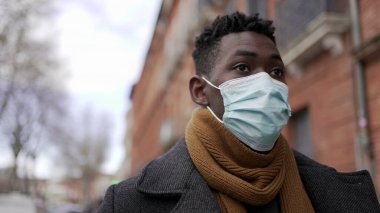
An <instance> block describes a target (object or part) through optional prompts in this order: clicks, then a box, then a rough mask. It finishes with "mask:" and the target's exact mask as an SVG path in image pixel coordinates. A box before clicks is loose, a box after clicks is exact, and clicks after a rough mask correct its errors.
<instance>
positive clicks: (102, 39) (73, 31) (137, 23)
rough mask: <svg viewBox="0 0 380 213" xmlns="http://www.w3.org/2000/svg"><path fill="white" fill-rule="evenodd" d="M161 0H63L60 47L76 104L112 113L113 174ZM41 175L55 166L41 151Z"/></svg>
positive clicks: (108, 169)
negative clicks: (130, 97) (134, 85)
mask: <svg viewBox="0 0 380 213" xmlns="http://www.w3.org/2000/svg"><path fill="white" fill-rule="evenodd" d="M160 6H161V0H139V1H134V0H107V1H104V0H60V1H58V4H57V16H56V19H55V26H54V28H55V30H56V31H57V38H56V39H57V40H56V43H57V47H58V48H57V51H58V54H59V56H60V57H61V59H62V63H63V65H64V69H65V70H67V71H68V72H69V76H68V79H67V88H68V90H69V93H70V94H71V95H72V96H73V97H74V100H75V102H76V104H78V105H80V106H90V107H92V108H93V109H94V110H95V111H99V112H105V113H107V114H109V115H110V119H111V121H112V122H113V131H112V133H111V137H112V138H111V144H110V150H109V151H110V153H109V158H108V159H107V162H106V164H105V166H104V171H105V172H106V173H109V174H112V173H114V172H116V171H117V169H118V168H119V167H120V165H121V163H122V160H123V158H124V156H125V153H124V147H123V139H124V134H125V130H126V125H127V124H126V123H125V114H126V112H127V110H128V109H129V107H130V104H131V103H130V101H129V92H130V89H131V87H132V85H133V84H134V83H136V82H137V81H138V79H139V77H140V72H141V70H142V66H143V63H144V60H145V55H146V52H147V49H148V48H149V45H150V41H151V37H152V33H153V30H154V26H155V23H156V20H157V16H158V12H159V9H160ZM37 161H38V163H37V176H38V177H45V176H48V175H49V174H48V171H49V170H50V169H49V168H50V167H51V166H52V165H51V163H50V161H49V159H48V158H47V157H44V156H42V157H40V158H39V159H38V160H37Z"/></svg>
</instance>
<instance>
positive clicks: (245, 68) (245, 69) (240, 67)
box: [234, 64, 249, 72]
mask: <svg viewBox="0 0 380 213" xmlns="http://www.w3.org/2000/svg"><path fill="white" fill-rule="evenodd" d="M234 69H235V70H237V71H240V72H249V67H248V66H247V65H245V64H238V65H236V66H235V67H234Z"/></svg>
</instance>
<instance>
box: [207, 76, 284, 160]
mask: <svg viewBox="0 0 380 213" xmlns="http://www.w3.org/2000/svg"><path fill="white" fill-rule="evenodd" d="M203 79H204V80H205V81H206V82H207V83H208V84H209V85H210V86H212V87H214V88H216V89H219V90H220V92H221V94H222V97H223V103H224V114H223V121H221V120H220V119H219V118H218V117H217V116H216V115H215V114H214V112H213V111H212V110H211V109H210V107H208V106H207V108H208V110H210V112H211V113H212V114H213V116H214V117H215V118H216V119H218V121H220V122H221V123H223V124H224V126H225V127H226V128H227V129H228V130H229V131H230V132H231V133H232V134H234V135H235V136H236V137H237V138H238V139H239V140H240V141H241V142H243V143H244V144H246V145H247V146H249V147H250V148H252V149H254V150H257V151H262V152H264V151H269V150H271V149H272V148H273V146H274V144H275V142H276V140H277V138H278V137H279V135H280V132H281V129H282V127H284V126H285V125H286V124H287V122H288V119H289V117H290V116H291V109H290V106H289V103H288V87H287V86H286V84H284V83H282V82H280V81H277V80H275V79H272V78H271V77H270V76H269V75H268V74H267V73H266V72H260V73H257V74H254V75H250V76H247V77H242V78H235V79H232V80H229V81H226V82H224V83H222V84H221V85H219V87H217V86H215V85H213V84H212V83H211V82H209V81H208V80H207V79H206V78H204V77H203Z"/></svg>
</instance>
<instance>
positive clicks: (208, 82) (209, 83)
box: [202, 77, 223, 123]
mask: <svg viewBox="0 0 380 213" xmlns="http://www.w3.org/2000/svg"><path fill="white" fill-rule="evenodd" d="M202 79H203V80H205V81H206V83H207V84H208V85H210V86H212V87H214V88H215V89H218V90H220V89H219V88H218V87H217V86H215V85H214V84H212V83H211V82H210V81H208V80H207V79H206V78H205V77H202ZM206 107H207V109H208V111H210V112H211V114H212V115H213V116H214V117H215V118H216V120H218V121H219V122H220V123H223V121H222V120H220V119H219V118H218V116H216V115H215V113H214V112H213V111H212V110H211V108H210V107H209V106H206Z"/></svg>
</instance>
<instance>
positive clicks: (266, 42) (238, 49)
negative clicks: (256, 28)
mask: <svg viewBox="0 0 380 213" xmlns="http://www.w3.org/2000/svg"><path fill="white" fill-rule="evenodd" d="M219 51H220V54H222V55H223V56H231V55H233V54H239V53H242V52H243V53H244V52H246V53H247V55H249V52H251V53H252V55H253V54H256V55H261V54H264V55H267V54H269V55H273V54H278V50H277V47H276V45H275V43H274V42H273V41H272V40H271V39H270V38H268V37H267V36H265V35H263V34H259V33H256V32H250V31H245V32H239V33H230V34H228V35H225V36H224V37H223V38H222V39H221V43H220V48H219Z"/></svg>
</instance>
